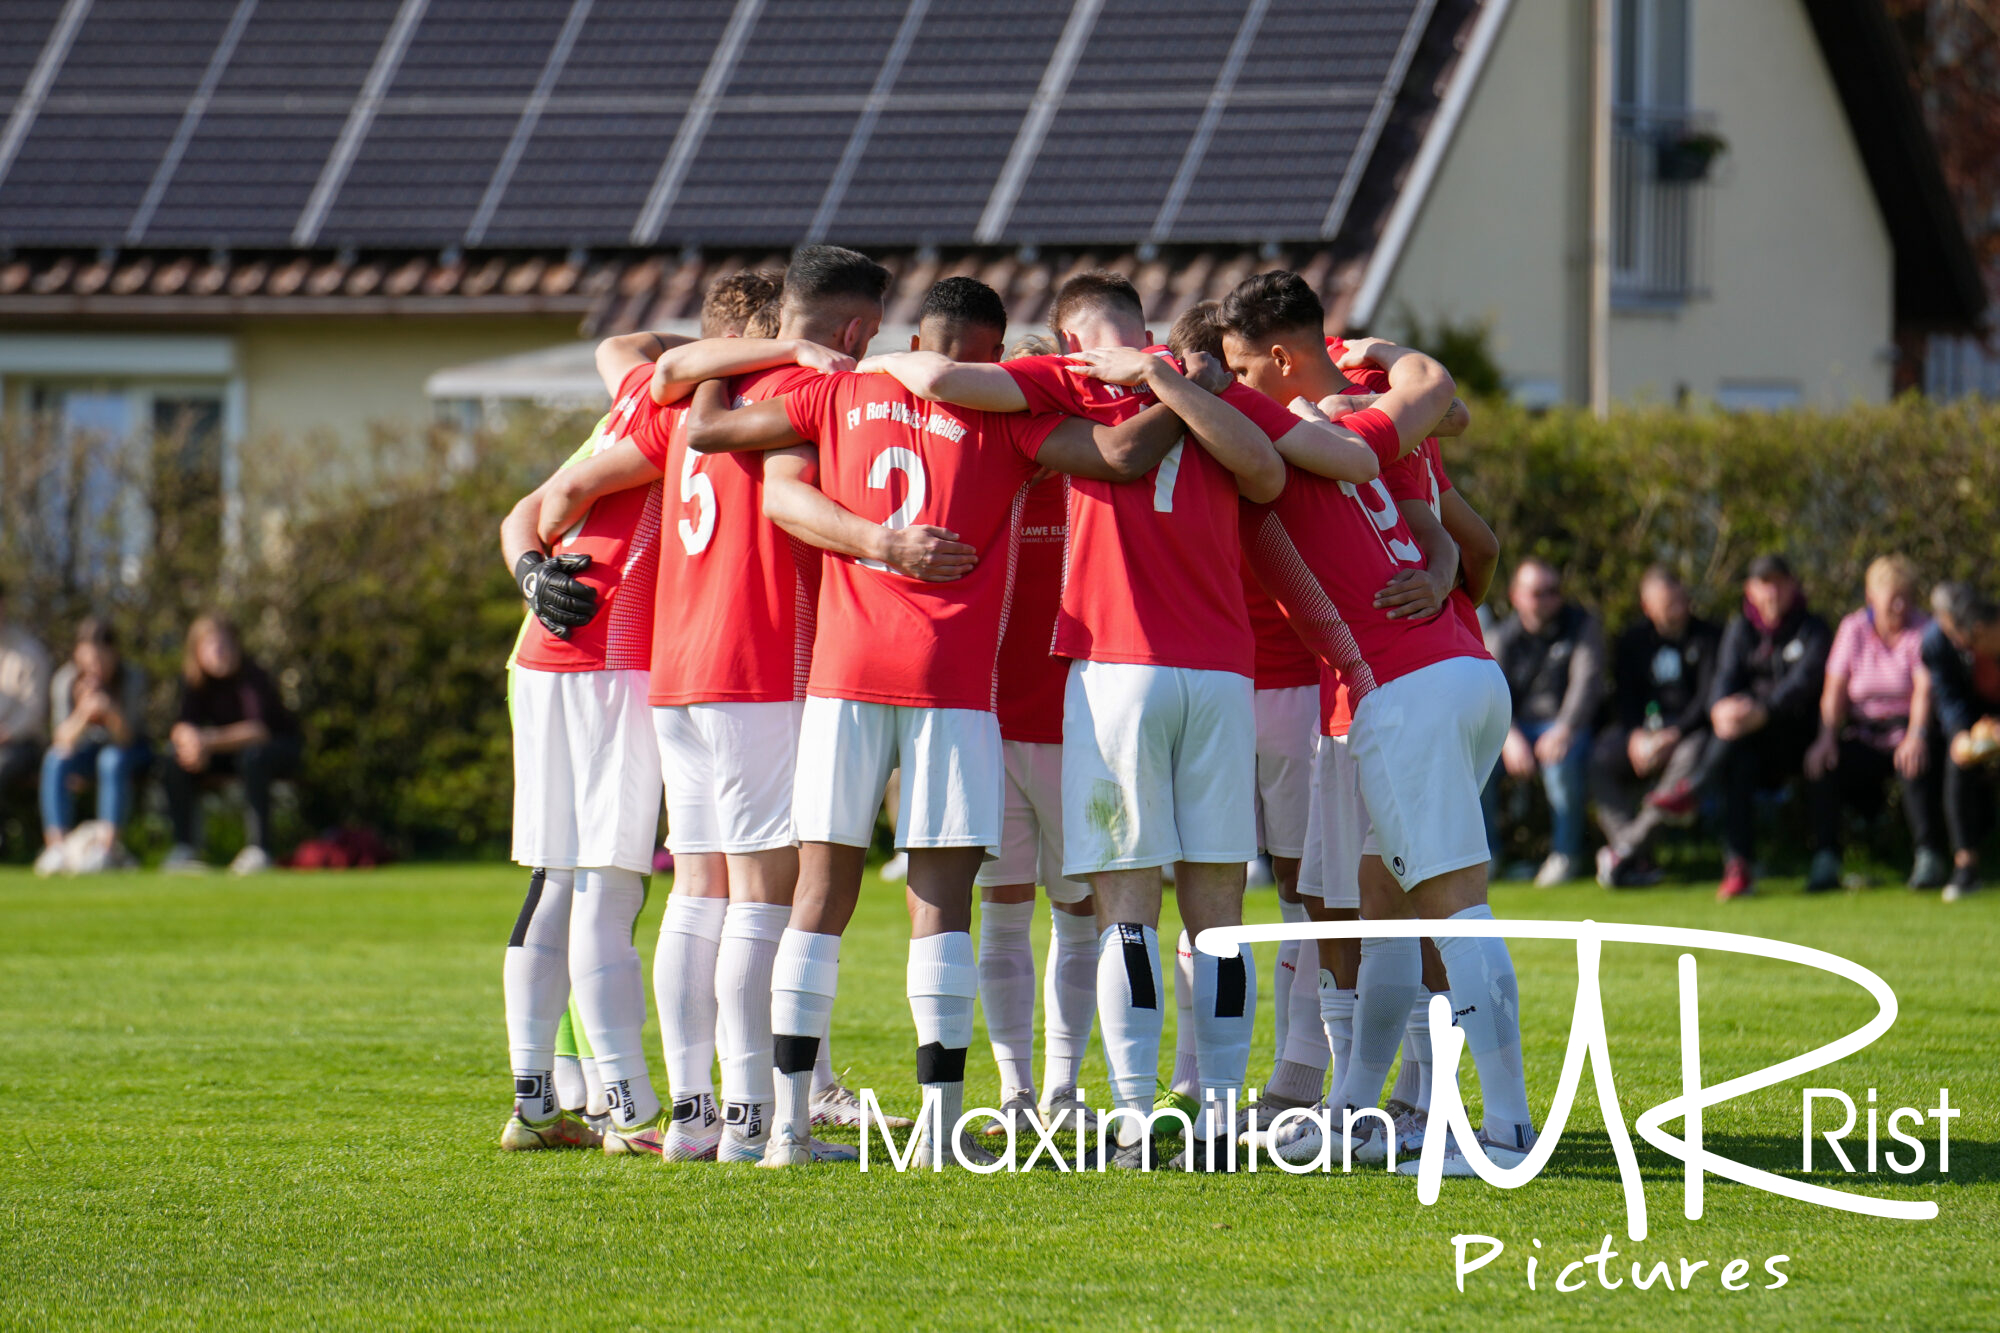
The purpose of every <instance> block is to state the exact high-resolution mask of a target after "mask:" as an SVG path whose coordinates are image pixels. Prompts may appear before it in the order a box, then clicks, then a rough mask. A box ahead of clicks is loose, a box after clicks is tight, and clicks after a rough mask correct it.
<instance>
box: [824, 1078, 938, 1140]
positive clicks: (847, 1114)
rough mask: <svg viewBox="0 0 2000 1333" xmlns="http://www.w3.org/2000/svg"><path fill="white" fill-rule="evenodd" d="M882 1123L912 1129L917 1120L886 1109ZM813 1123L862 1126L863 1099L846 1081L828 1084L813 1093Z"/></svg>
mask: <svg viewBox="0 0 2000 1333" xmlns="http://www.w3.org/2000/svg"><path fill="white" fill-rule="evenodd" d="M841 1072H842V1073H845V1072H847V1071H845V1070H842V1071H841ZM882 1123H883V1124H885V1125H887V1126H888V1127H889V1128H890V1129H911V1128H914V1127H915V1126H916V1123H917V1122H916V1121H914V1120H912V1119H910V1118H909V1117H908V1116H902V1115H890V1114H889V1113H888V1112H887V1111H884V1112H883V1113H882ZM812 1125H813V1128H814V1129H818V1128H820V1127H821V1126H823V1125H848V1126H851V1127H853V1128H857V1129H858V1128H861V1099H860V1098H859V1097H856V1096H855V1095H854V1093H853V1092H852V1091H851V1090H850V1089H849V1088H848V1087H847V1085H846V1084H844V1083H840V1082H833V1083H829V1084H827V1085H826V1086H825V1087H823V1088H821V1089H820V1090H819V1091H817V1092H815V1093H814V1094H813V1095H812Z"/></svg>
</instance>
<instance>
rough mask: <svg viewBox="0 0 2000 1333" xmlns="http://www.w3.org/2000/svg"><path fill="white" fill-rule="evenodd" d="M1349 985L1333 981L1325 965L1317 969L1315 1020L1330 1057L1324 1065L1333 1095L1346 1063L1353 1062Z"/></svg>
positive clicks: (1337, 1092)
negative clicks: (1316, 1011)
mask: <svg viewBox="0 0 2000 1333" xmlns="http://www.w3.org/2000/svg"><path fill="white" fill-rule="evenodd" d="M1355 999H1356V996H1355V992H1354V989H1353V988H1352V987H1346V988H1343V987H1341V986H1338V985H1336V984H1335V983H1334V980H1333V973H1331V972H1329V971H1327V970H1326V969H1325V968H1321V969H1320V970H1319V1020H1320V1025H1321V1026H1322V1027H1324V1028H1325V1029H1326V1045H1327V1053H1328V1054H1329V1055H1331V1056H1332V1057H1333V1059H1332V1062H1331V1063H1330V1064H1329V1065H1328V1066H1327V1068H1328V1070H1329V1071H1330V1072H1331V1073H1332V1075H1333V1078H1332V1081H1331V1086H1332V1088H1333V1095H1334V1097H1335V1098H1336V1099H1337V1098H1338V1097H1339V1096H1340V1085H1341V1084H1342V1083H1343V1082H1345V1081H1346V1079H1347V1071H1348V1067H1349V1066H1350V1065H1352V1064H1353V1063H1354V1001H1355Z"/></svg>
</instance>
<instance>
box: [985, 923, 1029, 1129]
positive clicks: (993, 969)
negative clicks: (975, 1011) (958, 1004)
mask: <svg viewBox="0 0 2000 1333" xmlns="http://www.w3.org/2000/svg"><path fill="white" fill-rule="evenodd" d="M1034 922H1035V904H1034V903H1033V902H1025V903H982V904H980V908H979V1007H980V1008H981V1009H983V1010H984V1011H985V1012H986V1035H987V1037H988V1038H989V1039H990V1040H991V1041H992V1043H993V1060H994V1063H996V1064H998V1065H999V1066H1000V1096H1001V1099H1002V1100H1003V1101H1004V1100H1005V1099H1006V1098H1008V1097H1011V1096H1013V1095H1014V1094H1015V1093H1017V1092H1026V1093H1028V1094H1029V1095H1031V1096H1032V1095H1033V1094H1034V1091H1035V946H1034V941H1033V938H1032V936H1031V931H1032V929H1033V926H1034Z"/></svg>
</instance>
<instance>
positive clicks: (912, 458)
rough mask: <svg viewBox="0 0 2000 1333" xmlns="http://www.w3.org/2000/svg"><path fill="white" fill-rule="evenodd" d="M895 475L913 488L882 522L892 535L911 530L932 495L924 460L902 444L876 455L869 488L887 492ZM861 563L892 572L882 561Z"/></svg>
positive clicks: (870, 468) (861, 562) (869, 471)
mask: <svg viewBox="0 0 2000 1333" xmlns="http://www.w3.org/2000/svg"><path fill="white" fill-rule="evenodd" d="M894 472H900V473H902V474H903V475H904V477H906V478H908V483H909V488H910V489H909V491H908V493H907V494H905V495H904V496H903V503H901V504H899V505H897V506H896V512H895V513H893V514H891V515H889V517H887V518H885V519H883V520H882V526H883V527H885V528H887V529H889V530H890V531H891V532H896V531H900V530H901V529H903V528H907V527H909V526H910V523H911V522H912V521H913V520H914V519H915V518H916V516H917V511H918V510H920V509H922V508H923V507H924V499H925V497H926V496H927V495H928V494H929V493H930V480H929V478H928V477H926V476H925V475H924V460H923V459H921V458H919V457H917V455H916V453H915V451H913V450H910V449H905V448H903V447H902V446H901V445H897V446H894V447H893V448H889V449H884V450H883V451H882V452H881V453H879V454H877V455H875V461H874V462H873V463H870V464H869V465H868V489H869V490H871V491H880V490H887V489H888V486H889V476H890V474H891V473H894ZM858 563H860V564H863V565H866V566H867V567H868V568H869V569H879V570H881V571H882V572H883V573H885V574H886V573H888V572H889V567H888V566H887V565H885V564H883V563H882V562H881V561H880V560H862V561H860V562H858Z"/></svg>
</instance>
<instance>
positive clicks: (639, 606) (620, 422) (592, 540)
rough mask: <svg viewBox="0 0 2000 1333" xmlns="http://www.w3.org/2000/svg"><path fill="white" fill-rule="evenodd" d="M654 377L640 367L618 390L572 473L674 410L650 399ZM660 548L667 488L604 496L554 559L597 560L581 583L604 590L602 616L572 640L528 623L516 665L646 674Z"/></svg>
mask: <svg viewBox="0 0 2000 1333" xmlns="http://www.w3.org/2000/svg"><path fill="white" fill-rule="evenodd" d="M652 377H653V367H652V364H651V363H650V362H648V363H647V364H645V365H640V366H634V367H633V368H632V373H631V374H629V375H627V376H626V377H625V379H624V381H623V382H622V383H621V384H619V386H618V397H617V400H616V401H615V402H614V403H613V404H612V406H611V411H609V412H608V413H606V414H605V416H604V418H603V419H602V420H601V421H599V422H598V423H597V429H596V430H594V431H592V432H591V435H590V439H589V441H588V442H586V443H585V445H584V447H583V448H581V449H579V450H577V451H576V453H575V454H573V455H572V456H571V457H570V459H569V461H568V462H567V463H564V464H563V466H564V467H569V466H570V465H571V464H575V463H581V462H582V461H583V460H584V459H586V458H590V457H592V456H593V455H596V454H600V453H603V452H604V451H605V450H606V449H609V448H610V447H611V446H612V445H614V444H617V443H618V442H619V441H620V440H623V439H625V438H627V437H628V436H629V435H631V434H632V431H633V428H634V422H635V421H637V422H642V423H643V422H651V421H652V420H653V419H654V418H655V417H657V416H659V415H661V414H662V413H663V412H664V411H665V410H666V409H663V408H661V407H659V406H657V405H656V404H655V403H654V402H653V398H652V395H651V394H650V393H648V392H647V386H648V384H649V383H650V382H651V380H652ZM659 545H660V483H659V482H657V481H656V482H654V483H653V484H652V485H650V486H632V487H628V488H627V489H625V490H622V491H617V492H615V493H613V494H611V495H604V496H599V497H598V499H597V501H596V503H594V504H592V505H591V506H590V508H589V509H588V510H587V511H586V512H585V513H584V516H583V517H582V518H580V519H578V520H577V521H576V523H575V524H574V525H573V526H572V527H571V528H570V530H569V531H568V532H565V533H564V534H563V535H562V538H561V540H559V541H558V542H557V543H556V546H555V549H554V550H553V551H551V552H549V554H550V556H552V557H553V556H558V555H587V556H589V557H590V565H589V567H588V568H587V569H585V570H584V571H583V572H582V573H581V574H578V575H577V581H578V582H579V583H584V584H588V585H589V586H590V587H593V588H595V589H597V614H596V615H595V616H592V617H591V620H590V623H589V624H588V625H584V626H581V627H579V628H577V629H574V630H572V631H570V636H569V637H568V638H567V639H558V638H557V637H556V636H555V635H553V634H551V633H549V632H548V630H547V629H546V628H545V627H544V626H543V625H542V622H541V621H539V620H536V619H535V618H534V617H533V616H530V617H528V624H527V627H526V631H525V632H524V633H523V634H522V636H521V643H520V647H519V648H518V649H517V650H516V652H515V655H514V661H515V662H516V663H517V664H518V665H520V666H524V667H531V668H533V669H534V670H536V671H644V670H645V669H646V667H647V665H648V662H649V659H650V655H651V653H652V648H653V584H654V581H655V579H656V576H657V575H658V572H659Z"/></svg>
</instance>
